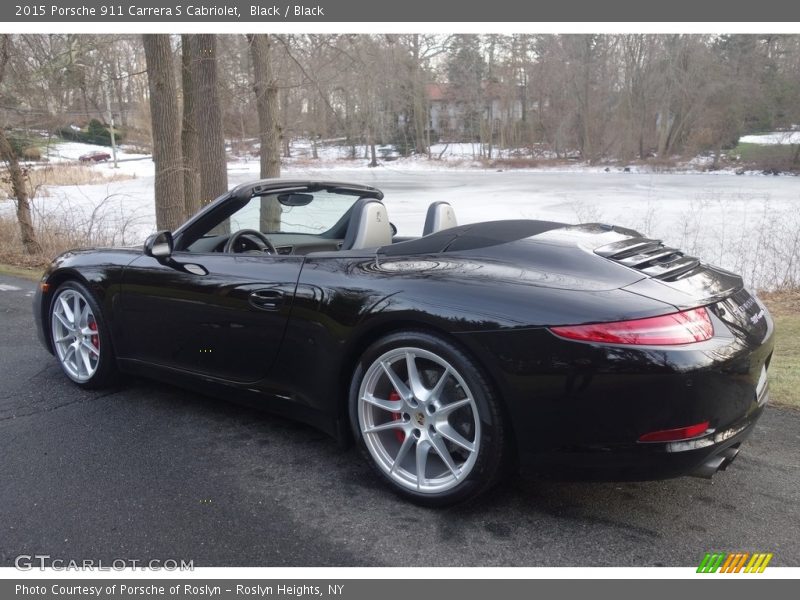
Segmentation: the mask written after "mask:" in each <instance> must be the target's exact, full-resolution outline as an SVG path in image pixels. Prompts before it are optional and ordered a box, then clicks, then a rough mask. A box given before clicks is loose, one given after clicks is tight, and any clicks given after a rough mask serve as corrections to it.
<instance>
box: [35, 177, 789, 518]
mask: <svg viewBox="0 0 800 600" xmlns="http://www.w3.org/2000/svg"><path fill="white" fill-rule="evenodd" d="M382 198H383V194H382V193H381V192H380V191H379V190H377V189H375V188H372V187H367V186H361V185H351V184H344V183H334V182H325V181H283V180H264V181H257V182H254V183H250V184H245V185H241V186H239V187H237V188H235V189H233V190H231V191H230V192H229V193H227V194H225V195H224V196H222V197H221V198H219V199H218V200H216V201H215V202H213V203H212V204H210V205H208V206H207V207H205V208H204V209H203V210H201V211H200V212H199V213H198V214H197V215H195V216H194V217H192V218H191V219H189V220H188V221H187V222H186V223H185V224H184V225H182V226H181V227H179V228H178V229H177V230H176V231H174V232H172V233H170V232H168V231H162V232H159V233H156V234H154V235H153V236H151V237H150V238H149V239H148V240H147V242H146V243H145V244H144V248H118V249H91V250H76V251H72V252H67V253H66V254H63V255H61V256H60V257H58V258H57V259H55V261H54V262H53V264H52V265H51V266H50V268H49V269H48V270H47V272H46V273H45V275H44V277H43V279H42V281H41V285H40V289H39V291H38V293H37V294H36V296H35V299H34V314H35V317H36V322H37V325H38V331H39V336H40V338H41V340H42V342H43V343H44V345H45V346H46V347H47V349H48V350H49V351H50V352H52V353H53V354H54V355H55V356H56V358H57V359H58V361H59V363H60V365H61V367H62V369H63V371H64V373H65V374H66V375H67V377H69V378H70V379H71V380H73V381H74V382H75V383H77V384H78V385H81V386H85V387H98V386H102V385H107V384H109V383H110V382H111V381H113V379H114V376H115V374H116V373H117V372H118V371H124V372H130V373H137V374H141V375H146V376H149V377H154V378H160V379H162V380H165V381H168V382H170V383H175V384H179V385H183V386H186V387H189V388H193V389H195V390H197V391H200V392H202V393H206V394H212V395H217V396H222V397H226V398H230V399H234V400H236V401H240V402H246V403H249V404H253V405H255V406H258V407H263V408H266V409H269V410H272V411H275V412H277V413H280V414H284V415H287V416H291V417H293V418H296V419H300V420H302V421H305V422H307V423H310V424H312V425H314V426H316V427H318V428H320V429H322V430H324V431H326V432H328V433H330V434H332V435H334V436H336V437H337V438H339V439H341V440H343V441H344V440H347V439H351V437H352V438H355V440H356V442H357V443H358V445H359V446H360V447H361V448H362V450H363V452H364V454H365V455H366V457H367V458H368V460H369V461H370V462H371V463H372V464H373V465H374V467H375V470H376V471H377V473H378V474H379V475H380V476H381V477H382V478H383V479H384V480H385V481H386V482H388V484H389V485H390V486H392V487H393V488H394V489H395V490H396V491H398V492H399V493H401V494H403V495H404V496H406V497H409V498H411V499H413V500H415V501H417V502H420V503H424V504H428V505H444V504H448V503H453V502H458V501H463V500H467V499H471V498H475V497H477V496H478V495H480V494H482V493H483V492H485V491H487V490H489V489H491V487H492V486H493V485H494V484H495V483H496V482H497V481H499V480H500V479H501V478H502V477H503V476H504V475H506V474H507V473H509V472H511V471H512V469H511V467H515V466H518V465H522V466H525V467H530V468H532V469H533V470H535V471H536V472H540V473H544V474H555V475H558V476H564V477H584V478H594V479H656V478H664V477H673V476H678V475H685V474H699V475H705V476H708V477H710V476H711V475H712V474H713V473H714V472H716V471H717V470H719V469H724V468H726V467H727V466H728V464H730V462H731V461H732V460H733V459H734V458H735V456H736V453H737V452H738V450H739V446H740V444H741V443H742V441H743V440H744V439H745V438H746V437H747V436H748V435H749V433H750V432H751V430H752V428H753V426H754V424H755V422H756V420H757V419H758V417H759V415H760V414H761V412H762V410H763V407H764V405H765V404H766V402H767V396H768V387H767V370H768V368H769V363H770V358H771V355H772V348H773V325H772V320H771V318H770V316H769V314H768V312H767V310H766V309H765V308H764V307H763V306H762V305H761V303H760V302H759V301H758V299H756V297H755V296H754V295H752V294H751V293H750V292H749V291H748V290H747V289H746V288H745V287H744V286H743V284H742V280H741V278H740V277H739V276H737V275H734V274H732V273H729V272H727V271H724V270H722V269H719V268H716V267H713V266H711V265H708V264H706V263H703V262H701V261H700V260H698V259H697V258H694V257H691V256H687V255H685V254H684V253H682V252H681V251H679V250H677V249H675V248H670V247H667V246H665V245H664V244H662V243H661V242H660V241H658V240H653V239H647V238H645V237H643V236H642V235H640V234H638V233H637V232H635V231H632V230H629V229H624V228H621V227H615V226H611V225H605V224H597V223H591V224H582V225H567V224H564V223H555V222H549V221H532V220H512V221H492V222H483V223H474V224H470V225H462V226H458V225H457V224H456V218H455V215H454V212H453V207H452V206H450V205H449V204H447V203H444V202H434V203H433V204H431V206H430V208H429V210H428V214H427V218H426V220H425V223H424V225H423V224H420V225H421V230H422V231H421V233H422V234H423V235H421V236H419V237H414V238H401V237H398V236H397V235H396V230H395V228H394V226H393V225H392V224H391V223H390V222H389V215H388V214H387V211H386V207H385V206H384V204H383V202H382V201H381V200H382Z"/></svg>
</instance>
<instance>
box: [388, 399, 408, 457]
mask: <svg viewBox="0 0 800 600" xmlns="http://www.w3.org/2000/svg"><path fill="white" fill-rule="evenodd" d="M389 400H391V401H392V402H397V401H398V400H400V394H398V393H397V392H396V391H395V390H392V391H391V392H389ZM402 418H403V417H402V415H401V414H400V413H399V412H396V413H392V419H393V420H394V421H399V420H401V419H402ZM394 436H395V437H396V438H397V441H398V442H400V443H401V444H402V443H403V440H405V439H406V434H405V432H404V431H403V430H402V429H395V431H394Z"/></svg>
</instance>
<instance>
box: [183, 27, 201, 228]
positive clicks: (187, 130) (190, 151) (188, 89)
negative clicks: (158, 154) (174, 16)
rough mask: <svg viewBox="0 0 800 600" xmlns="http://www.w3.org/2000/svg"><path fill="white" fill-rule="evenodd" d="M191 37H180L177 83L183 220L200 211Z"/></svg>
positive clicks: (197, 141) (198, 143) (198, 152)
mask: <svg viewBox="0 0 800 600" xmlns="http://www.w3.org/2000/svg"><path fill="white" fill-rule="evenodd" d="M191 44H192V36H190V35H187V34H183V35H181V67H182V68H181V81H182V85H183V129H182V130H181V150H182V151H183V198H184V200H183V208H184V212H185V213H186V216H187V217H190V216H192V215H193V214H194V213H196V212H197V211H198V210H200V137H199V135H198V133H197V126H196V120H195V114H194V113H195V96H194V86H193V79H192V50H191Z"/></svg>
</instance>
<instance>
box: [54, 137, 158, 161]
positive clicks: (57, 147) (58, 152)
mask: <svg viewBox="0 0 800 600" xmlns="http://www.w3.org/2000/svg"><path fill="white" fill-rule="evenodd" d="M96 150H101V151H103V152H108V154H111V148H109V147H108V146H96V145H94V144H83V143H81V142H60V141H59V142H58V143H53V144H48V145H47V146H45V148H44V152H43V153H42V157H43V158H44V159H46V160H47V161H49V162H51V163H55V162H76V161H77V160H78V159H79V158H80V157H81V156H82V155H84V154H88V153H89V152H94V151H96ZM143 159H147V160H150V156H149V155H147V154H132V153H128V152H125V146H124V145H122V146H118V147H117V160H118V161H120V162H127V161H131V160H143Z"/></svg>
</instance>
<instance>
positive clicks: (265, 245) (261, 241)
mask: <svg viewBox="0 0 800 600" xmlns="http://www.w3.org/2000/svg"><path fill="white" fill-rule="evenodd" d="M241 237H247V238H248V241H250V242H253V243H254V244H255V245H256V246H257V248H258V250H260V251H261V252H266V254H277V253H278V251H277V250H275V246H273V245H272V242H270V241H269V239H267V236H265V235H264V234H263V233H261V232H260V231H257V230H255V229H240V230H239V231H237V232H236V233H232V234H231V237H229V238H228V241H227V242H225V247H224V248H223V249H222V251H223V252H236V242H238V241H239V238H241Z"/></svg>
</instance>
